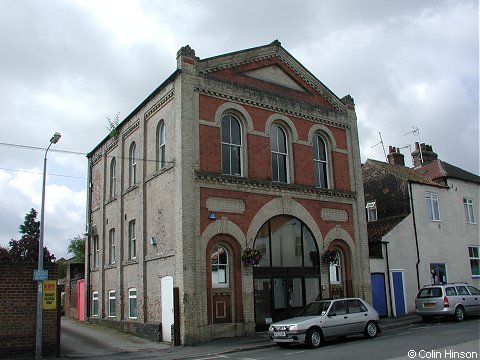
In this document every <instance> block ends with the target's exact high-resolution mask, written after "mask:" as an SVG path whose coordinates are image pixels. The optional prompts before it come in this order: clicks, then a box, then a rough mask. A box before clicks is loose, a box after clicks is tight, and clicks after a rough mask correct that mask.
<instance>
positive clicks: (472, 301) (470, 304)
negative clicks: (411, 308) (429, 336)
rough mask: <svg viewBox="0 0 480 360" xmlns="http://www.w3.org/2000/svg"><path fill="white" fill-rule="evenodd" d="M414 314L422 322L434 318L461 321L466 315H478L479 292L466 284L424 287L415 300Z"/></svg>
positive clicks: (479, 306)
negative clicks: (443, 317) (448, 318)
mask: <svg viewBox="0 0 480 360" xmlns="http://www.w3.org/2000/svg"><path fill="white" fill-rule="evenodd" d="M415 314H417V315H420V316H421V317H422V320H423V321H429V320H430V319H431V318H432V317H434V316H452V317H454V318H455V320H457V321H463V320H464V319H465V316H466V315H478V314H480V290H478V289H477V288H476V287H474V286H471V285H469V284H466V283H453V284H439V285H427V286H424V287H423V288H421V289H420V290H419V291H418V294H417V297H416V299H415Z"/></svg>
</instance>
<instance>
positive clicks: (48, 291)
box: [43, 280, 57, 310]
mask: <svg viewBox="0 0 480 360" xmlns="http://www.w3.org/2000/svg"><path fill="white" fill-rule="evenodd" d="M56 308H57V280H45V281H44V282H43V310H55V309H56Z"/></svg>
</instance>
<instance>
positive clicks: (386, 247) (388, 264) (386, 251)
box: [382, 241, 393, 317]
mask: <svg viewBox="0 0 480 360" xmlns="http://www.w3.org/2000/svg"><path fill="white" fill-rule="evenodd" d="M382 243H383V244H385V257H386V258H387V275H388V281H387V284H388V294H389V297H388V300H389V303H390V312H391V314H392V317H393V303H392V286H391V285H390V263H389V262H388V241H382ZM387 316H388V314H387Z"/></svg>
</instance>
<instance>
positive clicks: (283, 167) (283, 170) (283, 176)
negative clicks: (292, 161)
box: [278, 155, 287, 183]
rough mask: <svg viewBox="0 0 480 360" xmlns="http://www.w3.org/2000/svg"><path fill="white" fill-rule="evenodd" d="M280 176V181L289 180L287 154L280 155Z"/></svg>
mask: <svg viewBox="0 0 480 360" xmlns="http://www.w3.org/2000/svg"><path fill="white" fill-rule="evenodd" d="M278 176H279V179H278V181H279V182H283V183H286V182H287V156H286V155H279V161H278Z"/></svg>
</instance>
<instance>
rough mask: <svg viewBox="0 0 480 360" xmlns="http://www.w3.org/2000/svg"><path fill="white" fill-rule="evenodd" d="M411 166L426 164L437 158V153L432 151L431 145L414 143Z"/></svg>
mask: <svg viewBox="0 0 480 360" xmlns="http://www.w3.org/2000/svg"><path fill="white" fill-rule="evenodd" d="M412 158H413V166H414V167H416V168H417V167H421V166H422V165H424V164H428V163H429V162H432V161H433V160H437V159H438V155H437V154H436V153H434V152H433V150H432V146H431V145H425V144H424V143H422V144H418V142H416V143H415V151H414V152H412Z"/></svg>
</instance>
